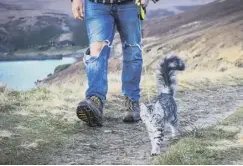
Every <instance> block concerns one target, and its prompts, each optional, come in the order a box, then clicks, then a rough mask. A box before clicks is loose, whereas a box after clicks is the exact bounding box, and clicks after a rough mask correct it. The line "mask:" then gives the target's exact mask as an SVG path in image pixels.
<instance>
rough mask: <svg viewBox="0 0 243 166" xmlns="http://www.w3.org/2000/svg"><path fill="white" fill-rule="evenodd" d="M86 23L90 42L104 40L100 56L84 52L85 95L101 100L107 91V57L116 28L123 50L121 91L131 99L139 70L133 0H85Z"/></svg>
mask: <svg viewBox="0 0 243 166" xmlns="http://www.w3.org/2000/svg"><path fill="white" fill-rule="evenodd" d="M85 25H86V28H87V32H88V37H89V44H90V45H91V44H92V43H94V42H104V41H105V42H107V45H105V46H104V47H103V48H102V50H101V51H100V54H99V56H92V55H90V54H85V56H84V63H85V68H86V73H87V78H88V89H87V91H86V98H88V97H91V96H97V97H99V98H100V99H101V100H102V102H103V104H104V103H105V101H106V94H107V91H108V81H107V73H108V71H107V70H108V59H109V55H110V47H111V45H112V41H113V38H114V34H115V30H116V28H117V30H118V32H119V34H120V37H121V41H122V51H123V68H122V92H123V94H124V96H127V97H129V98H130V99H131V100H133V101H138V100H139V98H140V79H141V72H142V63H143V59H142V50H141V21H140V19H139V17H138V7H137V5H136V4H135V2H134V1H131V2H126V3H123V4H101V3H94V2H90V1H89V0H85Z"/></svg>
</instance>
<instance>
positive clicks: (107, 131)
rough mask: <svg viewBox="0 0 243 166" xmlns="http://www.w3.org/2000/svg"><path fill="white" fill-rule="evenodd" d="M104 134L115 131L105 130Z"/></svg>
mask: <svg viewBox="0 0 243 166" xmlns="http://www.w3.org/2000/svg"><path fill="white" fill-rule="evenodd" d="M104 133H106V134H107V133H113V131H112V130H105V131H104Z"/></svg>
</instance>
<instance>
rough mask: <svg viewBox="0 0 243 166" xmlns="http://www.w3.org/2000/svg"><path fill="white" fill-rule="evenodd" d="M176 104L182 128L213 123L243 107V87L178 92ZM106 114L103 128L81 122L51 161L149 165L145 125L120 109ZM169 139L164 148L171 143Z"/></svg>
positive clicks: (55, 162)
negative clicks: (127, 120) (125, 116)
mask: <svg viewBox="0 0 243 166" xmlns="http://www.w3.org/2000/svg"><path fill="white" fill-rule="evenodd" d="M177 103H178V107H179V108H178V109H179V117H180V121H181V125H182V127H183V128H186V129H190V128H192V127H195V126H197V127H206V126H210V125H214V124H216V123H217V122H218V121H220V120H223V119H224V118H226V117H227V116H229V115H230V114H232V113H233V112H234V111H235V110H236V109H237V108H239V107H240V106H242V104H243V86H233V87H226V88H218V89H208V90H203V91H193V92H179V93H178V94H177ZM105 117H106V120H105V123H104V127H102V128H89V127H87V126H86V125H84V124H83V123H81V125H80V127H79V128H78V131H77V133H76V134H75V135H74V136H72V138H70V139H69V140H70V141H69V142H68V145H67V146H66V147H65V149H63V152H62V154H61V156H57V157H56V158H53V160H52V161H51V163H50V164H149V163H150V161H151V157H150V142H149V139H148V135H147V132H146V130H145V127H144V125H143V124H142V123H141V122H140V123H138V124H124V123H122V121H121V119H122V112H119V111H118V112H117V115H115V116H114V115H110V114H109V113H105ZM168 135H169V134H168ZM167 138H168V136H167ZM166 140H167V141H165V142H164V144H163V147H162V150H163V151H166V149H167V148H168V146H169V145H170V143H169V139H166Z"/></svg>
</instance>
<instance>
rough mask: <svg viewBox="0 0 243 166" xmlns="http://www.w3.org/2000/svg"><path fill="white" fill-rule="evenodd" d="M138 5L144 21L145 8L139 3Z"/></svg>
mask: <svg viewBox="0 0 243 166" xmlns="http://www.w3.org/2000/svg"><path fill="white" fill-rule="evenodd" d="M137 5H138V6H139V7H140V17H141V19H142V20H144V19H145V17H146V14H145V11H144V9H143V7H142V6H141V3H140V2H137Z"/></svg>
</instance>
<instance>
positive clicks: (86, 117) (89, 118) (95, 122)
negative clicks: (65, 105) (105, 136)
mask: <svg viewBox="0 0 243 166" xmlns="http://www.w3.org/2000/svg"><path fill="white" fill-rule="evenodd" d="M77 116H78V118H79V119H80V120H82V121H84V122H85V123H86V124H87V125H88V126H90V127H96V126H98V127H101V126H102V122H100V120H99V119H98V118H97V117H96V116H95V114H94V113H93V111H92V110H91V109H90V108H89V107H88V106H78V107H77Z"/></svg>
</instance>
